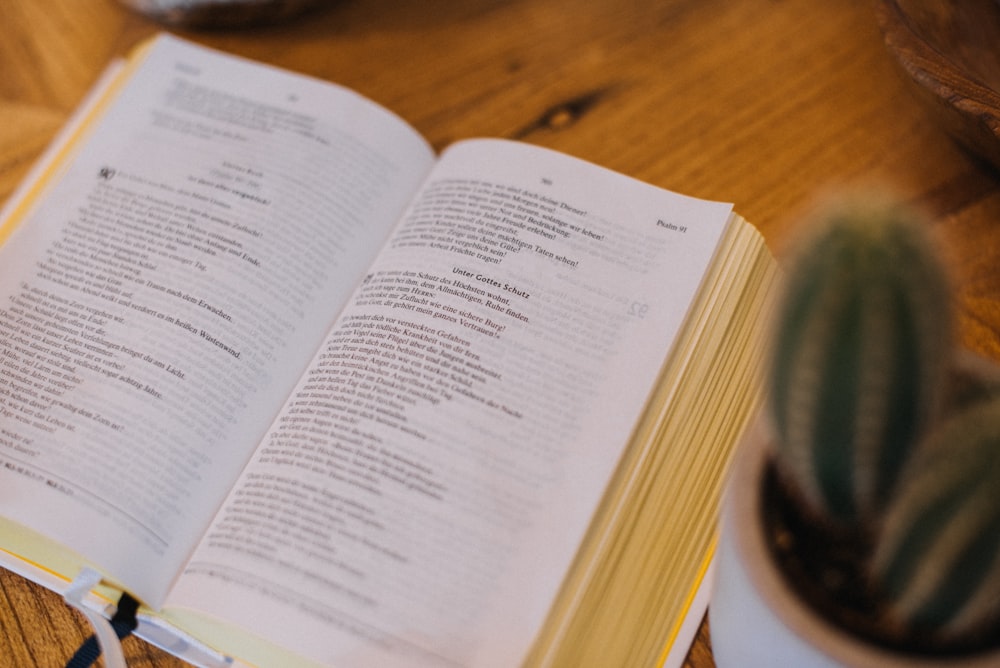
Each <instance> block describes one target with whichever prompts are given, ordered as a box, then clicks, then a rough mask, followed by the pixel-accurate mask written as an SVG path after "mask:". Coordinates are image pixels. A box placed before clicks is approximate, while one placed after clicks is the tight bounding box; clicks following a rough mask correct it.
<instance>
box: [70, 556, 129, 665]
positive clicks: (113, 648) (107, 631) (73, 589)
mask: <svg viewBox="0 0 1000 668" xmlns="http://www.w3.org/2000/svg"><path fill="white" fill-rule="evenodd" d="M100 582H101V574H100V573H98V572H97V571H95V570H94V569H92V568H84V569H83V570H81V571H80V573H79V575H77V576H76V579H74V580H73V582H72V583H70V586H69V589H67V590H66V593H65V594H63V598H64V599H65V600H66V602H67V603H69V604H70V605H71V606H73V607H74V608H76V609H77V610H79V611H80V612H82V613H83V615H84V616H85V617H86V618H87V619H88V620H89V621H90V625H91V626H93V627H94V636H95V637H96V638H97V644H98V645H99V646H100V648H101V655H102V656H103V657H104V666H105V668H127V666H126V664H125V655H124V654H123V653H122V645H121V641H120V640H119V639H118V634H116V633H115V629H114V627H112V626H111V622H110V620H108V619H107V618H105V617H104V615H102V614H101V613H100V612H98V611H97V610H94V609H92V608H90V607H88V606H87V605H85V604H84V602H83V598H84V597H85V596H86V595H87V592H89V591H90V590H91V589H93V588H94V587H96V586H97V585H98V584H99V583H100Z"/></svg>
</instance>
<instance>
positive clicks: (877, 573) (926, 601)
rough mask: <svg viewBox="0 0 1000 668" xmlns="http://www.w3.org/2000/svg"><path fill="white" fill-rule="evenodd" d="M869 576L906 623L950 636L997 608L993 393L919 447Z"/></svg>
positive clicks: (999, 500)
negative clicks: (988, 398)
mask: <svg viewBox="0 0 1000 668" xmlns="http://www.w3.org/2000/svg"><path fill="white" fill-rule="evenodd" d="M872 575H873V579H874V580H875V581H876V582H877V583H879V584H880V585H881V587H882V589H883V591H884V593H885V594H886V596H887V597H888V598H889V599H890V601H891V605H890V609H891V611H892V613H893V616H894V618H895V620H896V621H899V622H902V623H903V624H904V625H906V626H910V627H915V628H924V629H928V630H939V631H940V632H941V633H942V634H943V635H946V636H951V637H954V636H959V635H962V634H966V633H969V632H975V631H976V630H977V628H978V627H981V626H982V624H983V623H985V622H987V621H989V620H991V619H992V620H995V619H996V616H997V615H998V614H1000V399H993V400H991V401H988V402H983V403H982V404H980V405H978V406H974V407H972V408H970V409H968V410H967V411H966V412H964V413H962V414H960V415H958V416H956V417H954V418H952V419H950V420H949V421H948V422H946V423H945V424H944V425H943V426H942V427H941V429H940V430H937V431H936V432H935V434H934V435H933V436H932V437H931V438H930V439H929V440H928V441H927V443H925V444H924V445H923V446H922V447H921V450H920V451H919V453H918V454H917V455H916V456H915V457H914V460H913V462H912V463H911V464H910V466H909V467H908V468H907V470H906V472H905V473H904V478H903V483H902V484H901V485H900V491H899V494H898V495H897V497H896V498H895V499H894V500H893V502H892V503H891V504H890V505H889V507H888V509H887V513H886V517H885V522H884V524H883V526H882V528H881V531H880V532H879V538H878V542H877V545H876V549H875V553H874V557H873V561H872ZM994 633H995V631H994Z"/></svg>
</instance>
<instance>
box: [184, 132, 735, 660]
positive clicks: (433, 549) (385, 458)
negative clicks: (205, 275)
mask: <svg viewBox="0 0 1000 668" xmlns="http://www.w3.org/2000/svg"><path fill="white" fill-rule="evenodd" d="M729 214H730V207H729V205H726V204H717V203H710V202H704V201H700V200H694V199H691V198H686V197H682V196H679V195H675V194H673V193H668V192H665V191H662V190H658V189H655V188H651V187H650V186H648V185H644V184H641V183H639V182H637V181H635V180H632V179H629V178H626V177H624V176H621V175H618V174H614V173H612V172H609V171H607V170H604V169H601V168H599V167H596V166H593V165H590V164H587V163H584V162H581V161H578V160H575V159H572V158H568V157H566V156H561V155H559V154H556V153H554V152H550V151H547V150H544V149H538V148H533V147H529V146H526V145H521V144H516V143H508V142H502V141H491V140H482V141H471V142H464V143H460V144H458V145H456V146H454V147H452V148H451V149H449V150H448V151H447V152H446V153H445V154H444V155H443V156H442V158H441V159H440V161H439V164H438V165H437V167H436V168H435V170H434V172H432V176H431V178H430V179H429V181H428V182H427V183H426V184H425V185H424V187H423V189H422V191H421V193H420V194H419V196H418V197H417V199H416V200H415V202H414V204H413V206H412V208H410V209H409V211H408V213H407V214H406V216H405V218H404V219H403V221H402V223H401V225H400V226H399V227H398V228H397V230H396V231H395V232H394V233H393V236H392V237H391V239H390V241H389V243H388V244H387V246H386V248H385V250H384V251H383V252H382V253H381V254H380V255H379V257H378V259H377V260H376V262H375V264H374V265H373V266H372V268H371V269H370V270H369V272H368V273H367V275H366V276H365V279H364V282H363V284H362V285H361V286H360V287H359V289H358V290H357V292H356V294H355V295H354V297H353V298H352V299H351V301H350V303H349V305H348V307H347V309H346V310H345V311H344V313H343V314H342V316H341V317H340V318H339V320H338V322H337V324H336V325H335V327H334V329H333V330H332V331H331V334H330V336H329V338H328V339H327V340H326V342H325V343H324V344H323V346H322V348H321V350H320V353H319V354H318V356H317V357H316V358H315V360H314V361H313V363H312V364H311V366H310V368H309V370H308V371H307V373H306V374H305V376H304V378H303V380H302V381H301V382H300V384H299V385H298V386H297V388H296V390H295V392H294V394H293V396H292V398H291V399H290V401H289V403H288V404H287V405H286V407H285V408H284V409H283V411H282V412H281V414H280V416H279V418H278V420H277V422H276V424H275V426H274V427H273V428H272V429H271V430H270V432H269V433H268V435H267V436H266V437H265V439H264V441H263V442H262V445H261V448H260V449H259V451H258V452H257V453H256V454H255V456H254V459H253V460H252V462H251V463H250V464H249V465H248V468H247V470H246V472H245V474H244V475H243V476H242V478H241V480H240V482H239V483H238V485H237V487H236V488H235V490H234V492H233V494H232V495H231V496H230V497H229V499H228V500H227V502H226V504H225V505H224V507H223V509H222V511H221V512H220V515H219V517H218V519H217V521H216V522H215V523H214V524H213V525H212V527H211V528H210V529H209V532H208V533H207V535H206V538H205V540H204V541H203V542H202V544H201V545H200V547H199V549H198V551H197V552H196V553H195V555H194V556H193V558H192V560H191V562H190V564H189V565H188V567H187V568H186V569H185V573H184V575H183V576H182V578H181V580H180V581H179V583H178V587H177V588H175V591H174V592H173V594H172V596H171V599H170V601H169V602H168V606H169V609H168V610H167V614H168V615H170V616H172V617H173V618H174V619H175V620H177V621H178V622H179V623H181V624H182V625H187V626H188V627H189V628H192V627H193V628H198V627H197V625H196V622H195V620H194V616H193V615H192V614H190V612H188V611H190V610H197V611H201V612H204V613H208V614H210V615H212V616H215V617H217V618H219V619H222V620H227V621H231V622H234V623H236V624H239V625H241V626H242V627H243V628H245V629H247V630H248V631H249V632H250V633H252V634H256V635H259V636H262V637H265V638H270V639H272V640H274V641H275V642H277V643H279V644H281V645H284V646H285V647H288V648H293V649H294V650H295V651H296V652H299V653H301V654H303V655H305V656H307V657H309V658H311V659H312V660H314V661H316V662H318V663H321V664H323V665H333V666H337V665H344V666H347V665H378V666H514V665H520V663H521V661H522V660H523V658H524V656H525V653H526V652H527V650H528V648H529V646H530V644H531V641H532V639H533V637H534V635H535V633H536V632H537V630H538V627H539V626H540V624H541V622H542V620H543V619H544V618H545V616H546V614H547V612H548V610H549V608H550V606H551V604H552V601H553V597H554V595H555V593H556V591H557V589H558V587H559V585H560V583H561V581H562V579H563V577H564V575H565V573H566V571H567V569H568V567H569V565H570V562H571V561H572V559H573V556H574V554H575V552H576V550H577V548H578V546H579V544H580V541H581V538H582V536H583V534H584V532H585V531H586V529H587V527H588V524H589V522H590V519H591V516H592V514H593V512H594V509H595V507H596V505H597V503H598V501H599V499H600V498H601V494H602V492H603V490H604V488H605V486H606V484H607V483H608V480H609V478H610V476H611V475H612V474H613V472H614V469H615V466H616V463H617V462H618V461H619V458H620V456H621V454H622V452H623V449H624V448H625V446H626V444H627V443H628V442H629V439H630V436H631V432H632V429H633V425H634V424H635V422H636V420H637V418H638V417H639V415H640V414H641V412H642V411H643V408H644V406H645V403H646V398H647V396H648V394H649V393H650V390H651V387H652V384H653V382H654V379H655V378H656V376H657V374H658V372H659V370H660V368H661V365H662V363H663V360H664V357H665V356H666V354H667V352H668V350H669V349H670V346H671V344H672V341H673V339H674V337H675V335H676V333H677V331H678V329H679V327H680V326H681V324H682V322H683V319H684V317H685V314H686V312H687V310H688V307H689V304H690V302H691V300H692V298H693V296H694V294H695V292H696V290H697V288H698V286H699V284H700V282H701V279H702V277H703V275H704V274H705V271H706V267H707V266H708V265H709V263H710V261H711V258H712V257H713V253H714V249H715V247H716V244H717V242H718V240H719V238H720V236H721V234H722V231H723V230H724V228H725V225H726V221H727V218H728V216H729ZM228 642H229V643H230V644H229V646H230V647H231V648H233V649H232V651H236V652H237V653H239V654H241V655H243V656H246V658H248V659H250V660H251V661H264V659H265V656H266V654H261V655H254V652H255V651H256V650H255V644H254V643H253V642H252V641H250V640H248V639H247V638H246V637H243V638H240V639H238V640H237V639H236V637H233V638H231V639H230V640H229V641H228ZM225 644H226V641H225V640H223V645H225ZM261 651H262V652H264V650H261ZM270 659H271V660H272V661H273V660H275V659H274V658H273V657H270ZM279 663H284V662H280V661H279Z"/></svg>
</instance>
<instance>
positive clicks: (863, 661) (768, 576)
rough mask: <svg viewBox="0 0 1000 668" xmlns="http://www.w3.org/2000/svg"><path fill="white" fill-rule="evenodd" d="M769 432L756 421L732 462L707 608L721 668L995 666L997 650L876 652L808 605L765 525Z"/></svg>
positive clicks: (999, 657)
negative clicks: (776, 557)
mask: <svg viewBox="0 0 1000 668" xmlns="http://www.w3.org/2000/svg"><path fill="white" fill-rule="evenodd" d="M768 438H769V433H768V431H767V429H766V427H765V426H764V424H763V421H762V420H758V422H757V424H755V425H754V426H753V427H752V428H751V429H750V430H749V431H748V433H747V435H746V436H745V437H744V439H743V441H742V443H741V444H740V447H739V450H738V452H737V455H736V460H735V461H734V463H733V469H732V473H731V476H730V479H729V482H728V487H727V490H726V496H725V500H724V503H723V515H722V534H721V538H720V542H719V547H718V552H717V555H716V571H715V584H714V591H713V594H712V600H711V604H710V606H709V625H710V626H709V628H710V630H711V638H712V654H713V655H714V657H715V662H716V665H717V666H718V668H785V667H789V668H793V667H794V668H836V667H840V666H843V667H850V668H869V667H870V668H945V667H946V668H987V667H992V668H997V667H998V666H1000V650H997V651H993V652H988V653H984V654H977V655H975V656H963V657H960V658H947V657H933V658H923V657H918V656H914V655H910V654H907V655H903V654H899V653H894V652H891V651H888V650H886V649H883V648H880V647H877V646H874V645H872V644H869V643H867V642H865V641H863V640H860V639H858V638H856V637H854V636H852V635H850V634H849V633H847V632H846V631H843V630H841V629H840V628H838V627H835V626H833V625H831V624H830V623H829V622H827V621H826V620H824V619H823V618H822V617H820V616H819V615H818V614H817V613H815V612H814V611H813V610H812V609H811V608H809V607H807V606H806V605H805V604H804V603H803V602H802V601H801V600H800V599H799V598H798V596H797V595H796V593H795V592H794V591H793V590H792V589H791V588H790V587H789V586H788V584H787V583H786V582H785V580H784V577H783V576H782V574H781V573H780V572H779V571H778V569H777V566H776V565H775V563H774V561H773V560H772V559H771V556H770V553H769V550H768V547H767V544H766V543H765V533H764V530H763V527H762V518H763V510H762V499H761V497H762V494H761V489H762V482H761V481H762V479H763V476H764V472H765V469H766V463H767V456H768V449H767V444H768Z"/></svg>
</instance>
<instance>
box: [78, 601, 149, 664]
mask: <svg viewBox="0 0 1000 668" xmlns="http://www.w3.org/2000/svg"><path fill="white" fill-rule="evenodd" d="M138 611H139V601H137V600H135V599H134V598H132V597H131V596H129V594H128V592H125V593H123V594H122V596H121V598H120V599H118V609H117V610H115V614H114V616H113V617H111V628H113V629H114V630H115V635H117V636H118V640H123V639H125V638H127V637H128V636H130V635H132V632H133V631H135V627H136V626H138V625H139V621H138V620H137V619H136V613H137V612H138ZM100 655H101V645H100V643H98V642H97V635H96V634H94V635H91V636H90V637H89V638H87V639H86V640H84V641H83V643H82V644H81V645H80V647H79V648H78V649H77V650H76V652H75V653H74V654H73V657H72V658H71V659H70V660H69V662H68V663H67V664H66V668H89V667H90V666H92V665H93V664H94V663H95V662H96V661H97V657H99V656H100Z"/></svg>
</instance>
